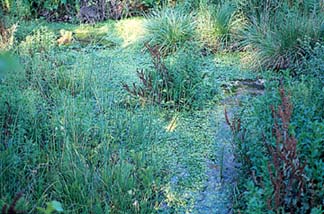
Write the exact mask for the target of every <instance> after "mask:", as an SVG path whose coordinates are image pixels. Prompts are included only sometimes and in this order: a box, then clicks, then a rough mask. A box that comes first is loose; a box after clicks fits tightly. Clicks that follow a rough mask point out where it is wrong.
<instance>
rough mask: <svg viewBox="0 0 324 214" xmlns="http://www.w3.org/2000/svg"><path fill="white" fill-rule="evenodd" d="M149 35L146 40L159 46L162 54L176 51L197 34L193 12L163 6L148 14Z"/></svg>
mask: <svg viewBox="0 0 324 214" xmlns="http://www.w3.org/2000/svg"><path fill="white" fill-rule="evenodd" d="M145 29H146V31H147V35H146V38H145V41H146V42H148V44H149V45H150V46H152V47H157V48H158V49H159V51H160V52H161V54H162V56H165V55H168V54H170V53H174V52H176V51H177V50H179V49H180V48H182V47H184V46H185V44H186V43H188V42H191V41H192V40H193V39H194V36H195V22H194V20H193V19H192V14H187V13H185V11H184V10H183V9H182V8H177V9H173V8H163V9H162V10H160V11H154V12H153V13H152V15H150V16H148V22H147V23H146V25H145Z"/></svg>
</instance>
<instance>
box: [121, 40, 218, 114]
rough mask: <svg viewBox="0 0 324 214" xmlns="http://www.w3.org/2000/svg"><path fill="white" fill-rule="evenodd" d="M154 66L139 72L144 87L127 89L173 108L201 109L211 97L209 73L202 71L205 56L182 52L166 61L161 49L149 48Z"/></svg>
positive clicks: (134, 86) (128, 87)
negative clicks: (207, 74)
mask: <svg viewBox="0 0 324 214" xmlns="http://www.w3.org/2000/svg"><path fill="white" fill-rule="evenodd" d="M147 48H148V50H149V52H150V54H151V57H152V61H153V64H154V67H153V68H151V69H147V70H139V71H138V72H137V73H138V76H139V78H140V81H141V84H142V85H140V86H137V85H136V84H135V83H134V84H133V86H132V87H130V86H129V85H127V84H124V88H125V89H126V90H127V91H128V92H130V93H131V94H132V95H134V96H136V97H140V98H142V99H144V100H148V101H151V102H153V103H157V104H162V105H164V106H169V107H173V106H176V107H179V108H186V107H193V106H196V107H197V105H198V106H199V105H200V104H201V103H202V102H204V101H206V99H207V98H208V97H209V98H210V97H211V95H212V93H211V91H212V90H211V87H210V86H209V85H208V83H207V82H206V79H205V77H206V74H204V73H202V72H201V67H200V61H201V56H199V54H197V51H195V50H194V49H191V50H190V51H188V50H186V49H185V50H182V51H178V52H177V53H176V54H175V55H174V56H170V57H168V58H167V59H165V60H164V59H163V58H162V56H161V54H160V52H159V50H158V49H157V48H152V47H150V46H148V45H147Z"/></svg>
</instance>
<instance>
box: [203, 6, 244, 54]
mask: <svg viewBox="0 0 324 214" xmlns="http://www.w3.org/2000/svg"><path fill="white" fill-rule="evenodd" d="M242 23H243V19H242V18H241V17H240V15H239V12H238V10H237V7H236V5H235V4H233V3H231V2H229V1H225V2H223V3H219V4H210V3H209V2H208V1H205V2H201V3H200V7H199V10H198V14H197V34H198V35H199V38H200V41H201V42H202V43H203V44H205V45H206V46H207V47H211V48H213V49H218V48H226V47H228V46H230V45H233V44H232V42H234V41H233V40H235V37H237V33H238V29H239V28H240V27H242V26H241V25H242Z"/></svg>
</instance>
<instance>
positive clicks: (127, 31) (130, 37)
mask: <svg viewBox="0 0 324 214" xmlns="http://www.w3.org/2000/svg"><path fill="white" fill-rule="evenodd" d="M116 31H117V33H118V35H119V37H120V38H122V39H123V40H124V42H123V44H122V46H123V47H126V46H129V45H131V44H134V43H136V42H137V41H139V40H140V39H141V38H142V36H143V35H144V33H145V29H144V19H143V18H138V17H137V18H132V19H125V20H121V21H119V22H117V23H116Z"/></svg>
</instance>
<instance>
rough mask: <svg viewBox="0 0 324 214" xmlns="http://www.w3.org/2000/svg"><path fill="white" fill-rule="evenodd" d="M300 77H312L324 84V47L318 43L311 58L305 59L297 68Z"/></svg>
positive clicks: (312, 51)
mask: <svg viewBox="0 0 324 214" xmlns="http://www.w3.org/2000/svg"><path fill="white" fill-rule="evenodd" d="M296 70H297V74H298V75H299V76H301V75H304V76H308V77H309V76H312V77H315V78H318V79H319V80H320V81H321V82H322V83H324V47H323V45H322V44H320V43H317V44H316V45H315V47H314V49H313V50H311V53H310V56H307V57H304V58H303V61H302V63H301V65H300V66H298V67H297V68H296Z"/></svg>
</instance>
